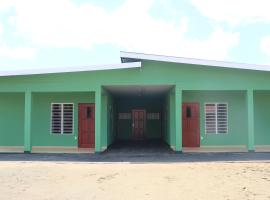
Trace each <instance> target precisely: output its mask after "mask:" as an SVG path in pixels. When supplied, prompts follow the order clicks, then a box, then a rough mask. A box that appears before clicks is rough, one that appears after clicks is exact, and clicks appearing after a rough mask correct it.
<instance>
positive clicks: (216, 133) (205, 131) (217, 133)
mask: <svg viewBox="0 0 270 200" xmlns="http://www.w3.org/2000/svg"><path fill="white" fill-rule="evenodd" d="M207 104H215V106H216V113H215V116H216V120H215V121H216V132H215V133H207V130H206V128H207V127H206V109H205V107H206V105H207ZM218 104H226V107H227V112H226V114H227V116H226V118H227V124H226V125H227V127H226V130H227V131H226V133H219V132H218V125H217V124H218V120H217V105H218ZM228 113H229V104H228V102H206V103H204V133H205V135H227V134H228V132H229V118H228V116H229V115H228Z"/></svg>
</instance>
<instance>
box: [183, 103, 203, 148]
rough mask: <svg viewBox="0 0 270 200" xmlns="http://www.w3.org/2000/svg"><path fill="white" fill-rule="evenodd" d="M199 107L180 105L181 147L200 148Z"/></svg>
mask: <svg viewBox="0 0 270 200" xmlns="http://www.w3.org/2000/svg"><path fill="white" fill-rule="evenodd" d="M199 119H200V106H199V104H198V103H183V105H182V134H183V135H182V136H183V138H182V143H183V147H199V146H200V121H199Z"/></svg>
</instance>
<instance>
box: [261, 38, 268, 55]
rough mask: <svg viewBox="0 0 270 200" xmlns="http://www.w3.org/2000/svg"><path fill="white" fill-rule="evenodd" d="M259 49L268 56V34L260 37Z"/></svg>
mask: <svg viewBox="0 0 270 200" xmlns="http://www.w3.org/2000/svg"><path fill="white" fill-rule="evenodd" d="M260 49H261V51H262V52H263V53H264V54H265V55H267V56H270V35H269V36H265V37H263V38H262V39H261V43H260Z"/></svg>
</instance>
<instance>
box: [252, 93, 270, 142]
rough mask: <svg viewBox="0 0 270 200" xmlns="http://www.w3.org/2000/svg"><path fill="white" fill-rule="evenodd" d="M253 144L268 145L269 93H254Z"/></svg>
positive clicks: (269, 125)
mask: <svg viewBox="0 0 270 200" xmlns="http://www.w3.org/2000/svg"><path fill="white" fill-rule="evenodd" d="M254 105H255V106H254V126H255V127H254V129H255V144H256V145H270V92H267V91H255V92H254Z"/></svg>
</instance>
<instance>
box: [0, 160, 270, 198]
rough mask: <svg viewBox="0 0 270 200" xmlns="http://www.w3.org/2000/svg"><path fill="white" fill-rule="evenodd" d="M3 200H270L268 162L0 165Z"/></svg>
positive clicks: (0, 190) (3, 163) (42, 163)
mask: <svg viewBox="0 0 270 200" xmlns="http://www.w3.org/2000/svg"><path fill="white" fill-rule="evenodd" d="M0 180H1V184H0V199H1V200H12V199H31V200H35V199H47V200H49V199H53V200H55V199H57V200H62V199H65V200H67V199H102V200H107V199H117V200H121V199H123V200H130V199H140V200H141V199H147V200H148V199H155V200H158V199H161V200H164V199H169V200H170V199H177V200H179V199H185V200H186V199H199V200H202V199H215V200H218V199H226V200H227V199H237V200H239V199H241V200H242V199H245V200H246V199H263V200H266V199H270V164H269V163H260V162H258V163H254V162H253V163H239V162H238V163H212V162H208V163H166V164H157V163H155V164H128V163H113V164H108V163H105V164H104V163H103V164H102V163H99V164H93V163H91V164H90V163H74V162H62V163H57V162H37V161H36V162H22V161H14V162H9V161H5V162H1V163H0Z"/></svg>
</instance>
